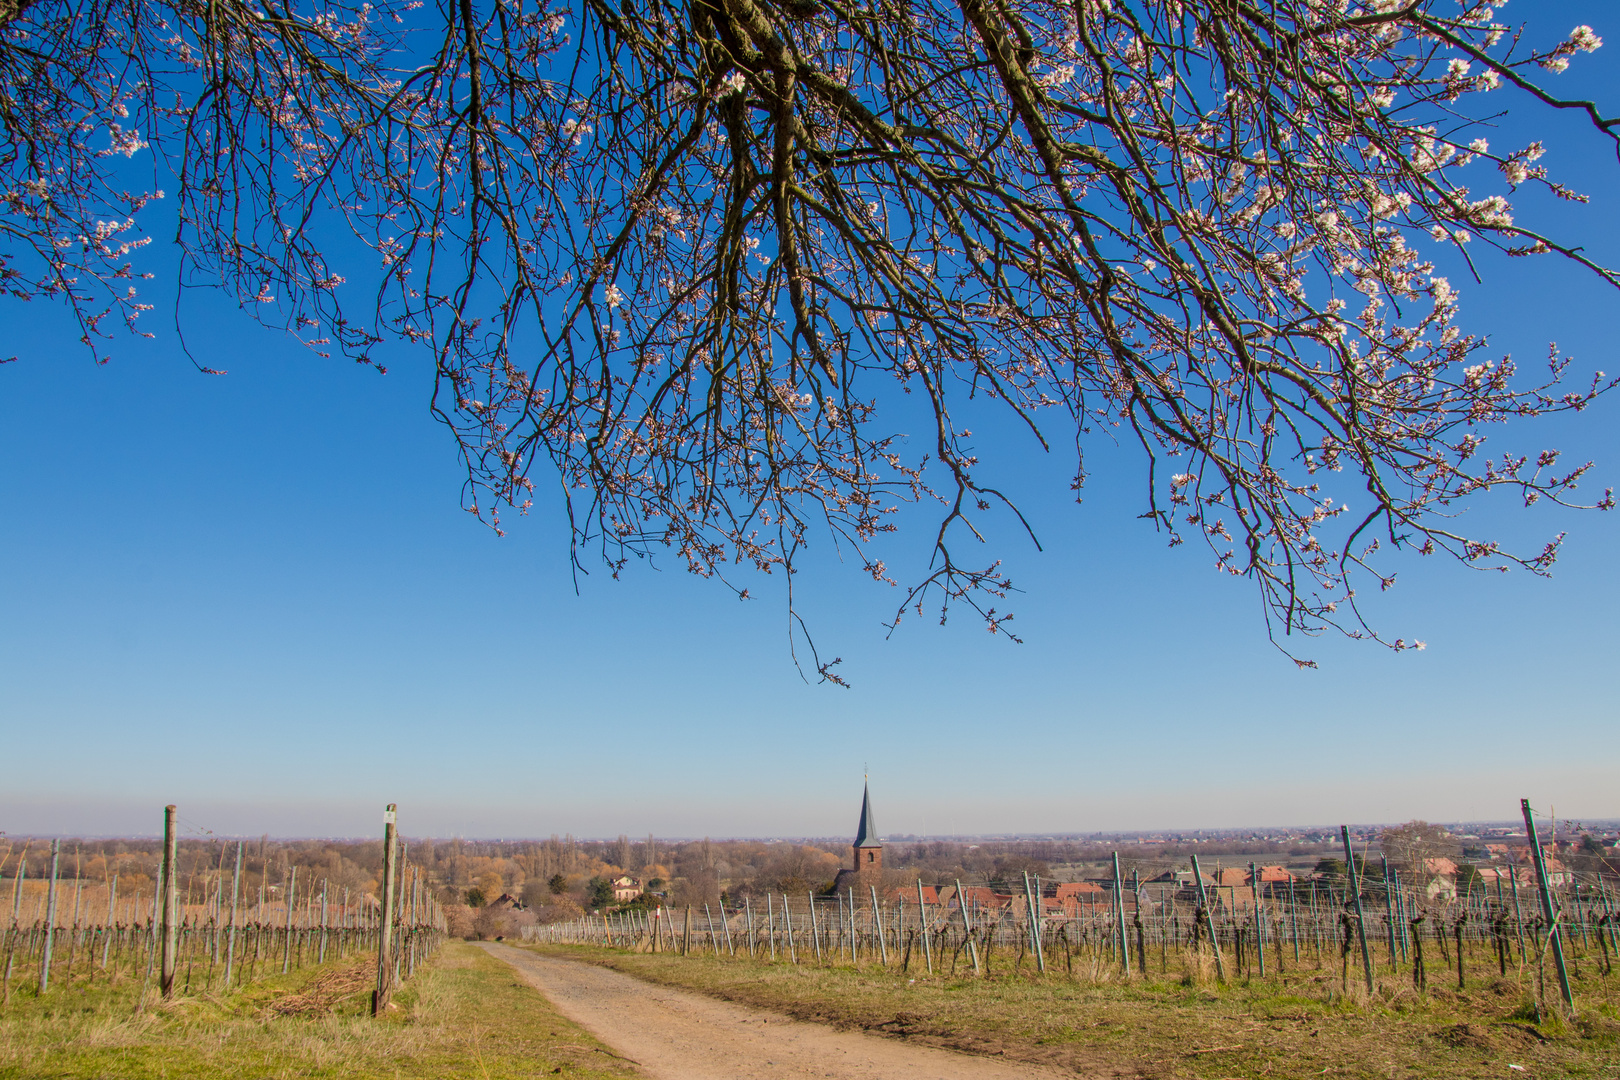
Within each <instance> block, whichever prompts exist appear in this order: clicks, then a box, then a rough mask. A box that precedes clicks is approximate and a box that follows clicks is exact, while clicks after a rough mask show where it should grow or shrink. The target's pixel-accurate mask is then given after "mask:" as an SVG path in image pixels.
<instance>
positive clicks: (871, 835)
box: [855, 785, 883, 848]
mask: <svg viewBox="0 0 1620 1080" xmlns="http://www.w3.org/2000/svg"><path fill="white" fill-rule="evenodd" d="M855 846H856V847H857V848H880V847H882V846H883V841H881V840H879V839H878V834H877V823H876V822H875V821H874V820H873V819H872V788H871V785H863V790H862V792H861V823H860V824H859V825H858V826H856V827H855Z"/></svg>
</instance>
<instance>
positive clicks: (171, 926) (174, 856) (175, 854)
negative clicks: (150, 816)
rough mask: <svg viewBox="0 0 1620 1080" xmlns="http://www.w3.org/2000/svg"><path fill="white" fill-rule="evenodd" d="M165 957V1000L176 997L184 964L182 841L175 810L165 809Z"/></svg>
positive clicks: (161, 981)
mask: <svg viewBox="0 0 1620 1080" xmlns="http://www.w3.org/2000/svg"><path fill="white" fill-rule="evenodd" d="M162 948H163V954H162V958H161V962H160V964H159V966H158V988H159V989H160V990H161V992H162V994H163V996H164V998H172V997H173V996H174V974H175V968H176V967H177V965H178V964H179V962H180V838H179V836H177V835H176V833H175V808H174V807H173V806H172V805H171V806H165V807H164V808H163V939H162Z"/></svg>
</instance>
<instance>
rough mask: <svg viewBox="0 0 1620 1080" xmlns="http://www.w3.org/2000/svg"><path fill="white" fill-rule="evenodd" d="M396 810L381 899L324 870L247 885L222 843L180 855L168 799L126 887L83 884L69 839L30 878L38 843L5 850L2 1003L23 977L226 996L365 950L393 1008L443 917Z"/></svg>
mask: <svg viewBox="0 0 1620 1080" xmlns="http://www.w3.org/2000/svg"><path fill="white" fill-rule="evenodd" d="M392 812H393V808H392V807H390V808H389V820H388V824H387V835H386V838H385V841H384V848H385V850H384V872H383V882H382V884H383V887H382V888H381V889H380V890H379V891H380V892H381V893H382V895H381V896H375V895H372V894H371V893H370V892H358V891H356V890H353V889H351V888H350V887H348V886H342V887H337V888H334V887H333V886H332V884H331V882H329V881H327V880H322V879H317V880H313V881H311V880H307V879H306V880H304V881H302V882H300V881H299V879H298V872H297V871H298V868H297V867H296V866H294V867H291V868H290V869H289V873H288V875H287V878H286V880H284V881H283V882H279V883H275V884H272V883H270V882H269V881H268V879H267V875H265V874H263V873H261V874H260V875H259V876H258V881H257V883H256V889H254V890H253V891H252V892H251V894H250V891H249V890H248V889H246V888H244V872H243V851H244V847H245V845H244V843H242V842H237V843H236V844H235V845H234V852H233V848H232V846H231V845H226V844H223V843H216V844H207V845H205V844H198V843H193V844H191V845H190V846H189V850H188V851H187V854H188V855H189V856H191V857H190V858H189V859H184V858H182V857H181V848H180V844H179V842H178V838H177V836H176V834H175V822H174V808H173V807H169V808H168V812H167V814H166V819H165V825H166V835H165V842H164V845H163V847H162V849H161V851H160V852H159V853H158V854H157V856H156V860H155V865H154V866H152V867H151V869H152V871H153V872H152V873H151V874H147V873H144V872H140V870H139V869H137V870H136V872H134V873H132V874H131V875H130V878H131V880H130V881H128V882H124V881H121V878H122V877H123V875H122V874H121V873H120V872H114V871H112V870H111V869H110V868H109V869H108V870H107V872H106V874H105V877H104V878H103V880H101V881H95V880H90V879H87V877H86V876H85V874H84V872H83V869H84V868H83V866H82V861H81V860H80V859H79V858H78V857H77V856H74V855H71V854H69V855H68V856H67V860H65V859H64V853H63V851H62V847H61V843H60V841H52V842H50V843H49V844H48V845H47V850H46V851H45V852H44V853H43V854H44V857H43V858H42V859H38V861H37V863H36V866H35V868H34V876H33V877H32V878H31V877H30V874H29V870H30V866H29V855H30V850H29V848H30V847H31V846H32V845H30V844H25V845H24V846H23V847H22V848H21V849H20V850H19V851H17V852H16V853H15V859H13V858H12V853H11V852H9V851H8V852H6V858H5V859H4V860H0V888H3V887H4V886H7V885H9V888H4V892H5V895H6V896H8V897H9V901H10V911H9V912H8V913H7V918H6V920H5V930H4V942H3V951H4V965H5V967H4V976H3V989H0V1001H3V1002H7V1003H9V1001H10V1000H11V997H12V995H13V993H14V992H15V990H14V983H15V984H17V986H18V987H22V986H27V987H31V988H32V989H33V990H34V991H35V992H36V993H37V994H39V995H44V994H47V993H49V992H50V991H51V990H52V989H53V988H59V989H69V988H72V987H75V986H78V987H81V988H84V987H89V986H93V985H97V984H104V985H110V984H118V983H126V984H127V983H134V984H136V985H138V986H139V993H138V997H137V1006H136V1007H137V1009H140V1008H144V1007H146V1005H147V1004H148V1002H149V994H152V993H156V994H160V995H161V996H162V997H164V998H172V997H175V996H177V995H179V996H191V995H194V994H215V995H222V994H227V993H230V992H231V991H233V990H239V989H241V988H243V987H244V986H247V985H250V984H252V983H254V982H255V981H256V980H258V979H261V978H264V977H266V976H269V975H282V974H287V973H289V972H292V971H297V970H300V969H302V968H305V967H309V966H314V965H320V964H325V963H327V962H328V961H335V960H343V959H345V958H348V957H356V958H359V957H362V956H365V957H375V958H376V961H377V986H376V991H375V994H374V997H375V998H376V1000H377V1001H378V1003H379V1005H386V1003H387V998H388V995H389V994H390V993H391V992H392V989H393V988H394V987H396V986H398V985H399V984H400V983H401V982H403V981H404V980H406V979H409V978H410V977H411V976H412V975H414V974H415V972H416V969H417V966H418V965H419V964H421V963H422V962H423V961H424V960H426V959H427V958H428V957H429V956H430V955H432V953H433V952H434V950H435V949H436V948H437V947H438V946H439V944H440V943H441V942H442V940H443V938H444V926H445V920H444V915H443V912H442V910H441V909H440V906H439V904H438V902H437V901H436V900H435V898H434V897H433V896H432V895H431V892H430V891H429V890H428V889H426V888H425V887H424V882H423V880H422V875H421V873H420V871H419V870H418V869H417V868H415V867H412V866H411V865H410V864H409V862H408V860H407V859H405V858H404V855H405V852H404V849H403V846H402V845H399V844H398V843H397V842H396V838H395V836H394V825H393V822H392ZM36 858H37V855H36ZM64 861H68V863H69V864H68V865H64ZM188 863H189V865H188ZM210 863H212V865H209V864H210ZM8 864H9V865H8ZM103 865H105V862H104V863H103ZM136 865H137V866H139V865H140V864H139V862H138V860H137V861H136ZM8 870H9V872H10V879H9V881H6V880H5V877H4V875H5V874H6V872H7V871H8Z"/></svg>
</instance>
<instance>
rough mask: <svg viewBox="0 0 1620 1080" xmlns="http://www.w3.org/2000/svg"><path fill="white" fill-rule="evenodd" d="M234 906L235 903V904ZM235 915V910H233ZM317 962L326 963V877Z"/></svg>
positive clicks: (323, 882)
mask: <svg viewBox="0 0 1620 1080" xmlns="http://www.w3.org/2000/svg"><path fill="white" fill-rule="evenodd" d="M233 906H234V905H233ZM233 916H234V912H233ZM315 962H316V963H317V964H324V963H326V879H325V878H322V879H321V947H320V950H319V951H318V952H317V953H316V954H315Z"/></svg>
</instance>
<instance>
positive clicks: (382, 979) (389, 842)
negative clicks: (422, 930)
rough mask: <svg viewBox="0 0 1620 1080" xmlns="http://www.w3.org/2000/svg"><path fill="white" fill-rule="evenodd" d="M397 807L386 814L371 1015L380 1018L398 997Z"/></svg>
mask: <svg viewBox="0 0 1620 1080" xmlns="http://www.w3.org/2000/svg"><path fill="white" fill-rule="evenodd" d="M396 822H397V808H396V806H395V804H394V803H389V804H388V809H387V811H385V812H384V814H383V882H382V886H383V889H382V891H383V895H382V922H381V923H380V924H379V926H378V932H377V989H376V990H375V991H374V992H373V993H372V995H371V1015H372V1016H380V1015H382V1012H383V1010H384V1009H386V1008H388V999H389V998H390V997H392V996H393V994H394V956H393V944H394V942H393V929H394V848H395V846H396V845H395V839H394V838H395V827H396Z"/></svg>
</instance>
